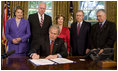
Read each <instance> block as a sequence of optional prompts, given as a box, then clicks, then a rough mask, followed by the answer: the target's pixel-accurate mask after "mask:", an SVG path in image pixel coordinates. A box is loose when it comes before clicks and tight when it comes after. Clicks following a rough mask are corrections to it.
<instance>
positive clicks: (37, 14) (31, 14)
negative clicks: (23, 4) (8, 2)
mask: <svg viewBox="0 0 118 71" xmlns="http://www.w3.org/2000/svg"><path fill="white" fill-rule="evenodd" d="M35 15H38V13H33V14H30V15H29V16H35Z"/></svg>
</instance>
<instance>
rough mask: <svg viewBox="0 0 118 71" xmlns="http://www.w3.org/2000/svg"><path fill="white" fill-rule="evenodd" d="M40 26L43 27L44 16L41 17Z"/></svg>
mask: <svg viewBox="0 0 118 71" xmlns="http://www.w3.org/2000/svg"><path fill="white" fill-rule="evenodd" d="M40 26H41V27H42V26H43V16H42V15H41V22H40Z"/></svg>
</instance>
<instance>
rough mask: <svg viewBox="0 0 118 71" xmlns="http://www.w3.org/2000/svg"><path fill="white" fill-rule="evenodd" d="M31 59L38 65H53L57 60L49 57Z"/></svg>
mask: <svg viewBox="0 0 118 71" xmlns="http://www.w3.org/2000/svg"><path fill="white" fill-rule="evenodd" d="M29 61H31V62H32V63H33V64H35V65H36V66H40V65H53V64H54V63H55V62H52V61H50V60H48V59H29Z"/></svg>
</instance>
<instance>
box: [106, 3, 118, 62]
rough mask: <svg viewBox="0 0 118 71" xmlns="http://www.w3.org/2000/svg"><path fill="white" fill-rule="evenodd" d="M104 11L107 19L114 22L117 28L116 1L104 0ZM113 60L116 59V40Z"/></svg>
mask: <svg viewBox="0 0 118 71" xmlns="http://www.w3.org/2000/svg"><path fill="white" fill-rule="evenodd" d="M106 12H107V20H109V21H112V22H114V23H115V24H116V28H117V1H106ZM116 40H117V39H116ZM114 60H115V61H117V42H115V44H114Z"/></svg>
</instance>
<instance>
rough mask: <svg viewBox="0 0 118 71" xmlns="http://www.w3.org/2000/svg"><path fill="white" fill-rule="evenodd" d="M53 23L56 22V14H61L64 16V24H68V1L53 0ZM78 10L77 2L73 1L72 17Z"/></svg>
mask: <svg viewBox="0 0 118 71" xmlns="http://www.w3.org/2000/svg"><path fill="white" fill-rule="evenodd" d="M52 9H53V24H56V19H55V18H56V16H57V15H59V14H61V15H63V16H64V17H65V22H64V26H66V27H67V26H68V20H69V9H70V1H53V8H52ZM77 10H78V2H77V1H73V11H74V17H75V14H76V12H77ZM74 20H75V19H74Z"/></svg>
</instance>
